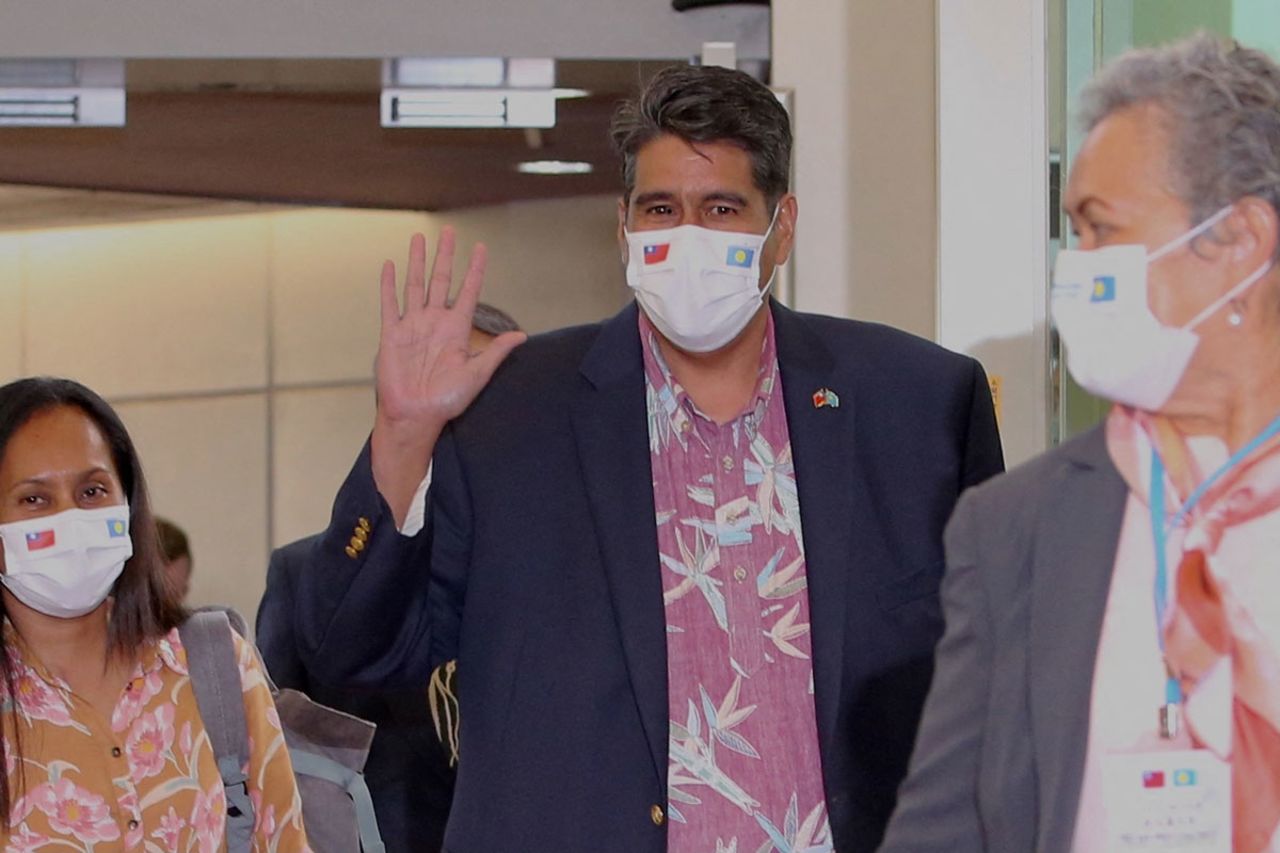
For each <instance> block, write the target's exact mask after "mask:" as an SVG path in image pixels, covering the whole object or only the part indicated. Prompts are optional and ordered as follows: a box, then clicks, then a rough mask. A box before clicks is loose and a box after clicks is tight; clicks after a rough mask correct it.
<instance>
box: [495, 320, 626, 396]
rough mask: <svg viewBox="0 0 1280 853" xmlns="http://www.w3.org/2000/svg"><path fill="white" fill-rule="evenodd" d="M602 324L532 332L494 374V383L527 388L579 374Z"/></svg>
mask: <svg viewBox="0 0 1280 853" xmlns="http://www.w3.org/2000/svg"><path fill="white" fill-rule="evenodd" d="M602 326H603V324H602V323H587V324H584V325H580V326H569V327H567V328H564V329H556V330H554V331H551V332H541V333H539V334H536V335H530V336H529V339H528V340H527V341H525V342H524V343H523V344H521V345H520V346H518V347H516V348H515V350H514V351H512V353H511V355H509V356H507V359H506V361H504V362H503V364H502V366H501V367H500V368H499V369H498V372H497V373H496V374H494V379H493V381H494V383H495V384H499V385H502V384H514V385H520V386H522V387H527V386H528V385H529V384H530V383H531V382H533V383H535V384H537V383H540V382H542V381H547V380H551V381H554V380H557V379H560V378H563V377H565V376H574V375H576V374H577V371H578V367H579V365H581V363H582V359H583V358H584V357H585V356H586V354H587V351H588V350H589V349H591V345H592V344H593V343H594V342H595V340H596V338H597V337H599V335H600V330H601V327H602Z"/></svg>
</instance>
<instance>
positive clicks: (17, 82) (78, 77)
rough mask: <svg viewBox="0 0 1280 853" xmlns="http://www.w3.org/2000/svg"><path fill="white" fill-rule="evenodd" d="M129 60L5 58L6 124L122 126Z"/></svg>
mask: <svg viewBox="0 0 1280 853" xmlns="http://www.w3.org/2000/svg"><path fill="white" fill-rule="evenodd" d="M124 118H125V91H124V62H123V61H122V60H118V59H96V60H84V61H77V60H71V59H65V60H5V61H0V125H2V126H5V127H122V126H123V125H124Z"/></svg>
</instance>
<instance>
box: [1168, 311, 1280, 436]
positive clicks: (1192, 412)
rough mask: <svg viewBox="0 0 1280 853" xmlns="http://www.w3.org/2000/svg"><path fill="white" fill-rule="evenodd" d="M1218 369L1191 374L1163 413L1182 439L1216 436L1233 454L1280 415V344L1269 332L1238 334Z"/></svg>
mask: <svg viewBox="0 0 1280 853" xmlns="http://www.w3.org/2000/svg"><path fill="white" fill-rule="evenodd" d="M1250 339H1251V340H1250ZM1219 363H1220V364H1223V365H1226V366H1225V367H1223V368H1220V369H1216V370H1215V369H1212V368H1205V369H1202V370H1200V371H1196V372H1194V373H1192V372H1190V371H1189V372H1188V375H1187V377H1186V379H1185V380H1184V381H1183V383H1182V385H1180V386H1179V387H1178V390H1177V392H1176V393H1175V394H1174V398H1173V399H1172V400H1171V401H1170V402H1169V404H1168V405H1166V406H1165V407H1164V409H1163V413H1164V414H1165V415H1166V416H1167V417H1168V418H1169V419H1170V420H1171V421H1172V422H1173V424H1174V425H1175V426H1176V427H1177V428H1178V430H1179V431H1180V432H1182V433H1183V434H1186V435H1212V436H1216V437H1218V438H1220V439H1222V441H1223V442H1225V443H1226V445H1227V449H1228V451H1230V452H1232V453H1234V452H1235V451H1237V450H1239V449H1240V448H1241V447H1243V446H1244V445H1246V444H1248V443H1249V442H1250V441H1251V440H1252V439H1253V438H1254V437H1255V436H1257V435H1258V434H1259V433H1260V432H1262V431H1263V430H1264V429H1266V427H1267V425H1268V424H1270V423H1271V422H1272V421H1273V420H1275V418H1276V416H1277V415H1280V340H1278V339H1277V338H1276V336H1275V334H1274V332H1273V330H1268V331H1267V332H1266V333H1265V334H1261V335H1248V336H1246V335H1243V334H1242V335H1241V336H1240V340H1239V341H1237V342H1235V346H1234V348H1233V351H1232V352H1230V353H1228V354H1224V356H1223V358H1222V359H1221V360H1220V362H1219Z"/></svg>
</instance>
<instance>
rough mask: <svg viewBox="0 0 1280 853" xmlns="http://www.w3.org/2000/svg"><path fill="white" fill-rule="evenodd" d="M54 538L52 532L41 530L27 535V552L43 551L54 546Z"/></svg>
mask: <svg viewBox="0 0 1280 853" xmlns="http://www.w3.org/2000/svg"><path fill="white" fill-rule="evenodd" d="M54 541H55V537H54V535H53V531H52V530H41V531H38V532H36V533H28V534H27V550H28V551H43V550H44V549H45V548H52V547H53V546H54Z"/></svg>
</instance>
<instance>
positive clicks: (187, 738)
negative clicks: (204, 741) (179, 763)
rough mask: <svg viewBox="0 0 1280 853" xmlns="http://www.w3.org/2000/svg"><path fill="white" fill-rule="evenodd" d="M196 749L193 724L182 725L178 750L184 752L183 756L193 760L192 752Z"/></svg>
mask: <svg viewBox="0 0 1280 853" xmlns="http://www.w3.org/2000/svg"><path fill="white" fill-rule="evenodd" d="M194 748H195V743H194V741H193V740H192V738H191V723H189V722H187V723H183V724H182V733H181V734H180V735H178V749H180V750H182V755H183V756H184V757H185V758H186V759H187V760H188V761H190V760H191V751H192V749H194Z"/></svg>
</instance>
